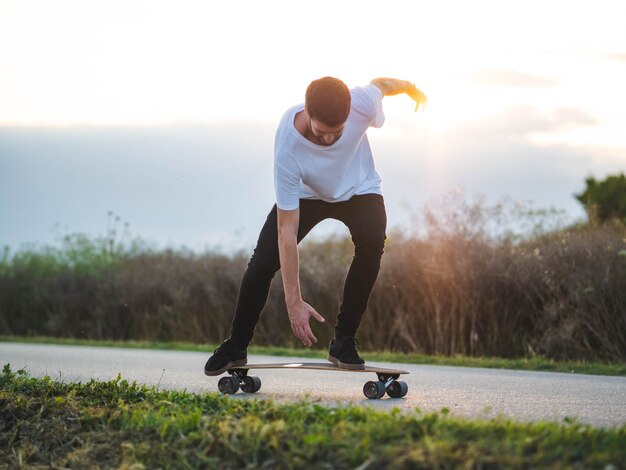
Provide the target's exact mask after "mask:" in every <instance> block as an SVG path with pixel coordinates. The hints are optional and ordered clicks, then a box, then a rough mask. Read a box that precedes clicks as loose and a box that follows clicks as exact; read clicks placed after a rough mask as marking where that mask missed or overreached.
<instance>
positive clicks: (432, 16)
mask: <svg viewBox="0 0 626 470" xmlns="http://www.w3.org/2000/svg"><path fill="white" fill-rule="evenodd" d="M621 3H622V2H620V1H595V2H582V1H558V0H555V1H524V2H498V1H481V0H478V1H473V2H462V1H441V2H420V1H396V2H392V3H389V4H383V3H381V2H373V1H369V0H360V1H352V0H347V1H336V0H335V1H326V0H321V1H316V2H314V3H312V2H294V1H276V0H268V1H264V2H258V1H257V2H255V1H247V0H241V1H238V2H210V1H188V0H182V1H181V0H177V1H163V0H161V1H160V0H151V1H136V0H123V1H117V0H107V1H100V0H89V1H86V0H73V1H72V0H56V1H54V2H49V1H45V0H16V1H12V0H0V246H2V245H6V246H9V247H10V248H11V249H13V250H17V249H21V248H23V247H25V246H31V244H45V243H55V240H57V238H58V237H59V236H60V235H63V234H67V233H75V232H80V233H85V234H88V235H92V236H100V235H102V234H104V233H105V232H106V230H107V228H108V227H110V224H111V221H110V220H109V219H111V218H113V219H115V217H119V219H120V221H119V224H120V225H122V224H124V223H128V224H129V231H130V233H132V235H133V236H140V237H142V238H144V239H146V240H148V241H151V242H152V243H154V244H155V245H157V246H161V247H164V246H171V247H180V246H186V247H188V248H191V249H194V250H204V249H207V248H221V249H225V250H232V249H240V248H243V249H249V248H250V247H252V246H253V244H254V242H255V240H256V237H257V234H258V231H259V229H260V227H261V226H262V224H263V222H264V220H265V217H266V215H267V212H268V211H269V210H270V208H271V206H272V204H273V203H274V192H273V178H272V161H273V139H274V132H275V129H276V126H277V124H278V122H279V120H280V118H281V116H282V114H283V112H284V111H285V110H286V109H287V108H288V107H290V106H292V105H294V104H297V103H301V102H302V101H303V97H304V90H305V89H306V86H307V85H308V84H309V82H310V81H311V80H314V79H316V78H319V77H321V76H326V75H332V76H336V77H339V78H341V79H342V80H344V81H345V82H346V84H347V85H348V86H350V87H354V86H362V85H365V84H367V83H368V82H369V81H370V80H371V79H373V78H376V77H380V76H387V77H396V78H401V79H406V80H409V81H411V82H414V83H415V84H416V85H417V86H418V87H419V88H420V89H421V90H422V91H423V92H424V93H426V95H427V96H428V98H429V104H428V106H427V107H426V109H425V110H424V111H423V112H422V111H420V112H417V113H415V112H413V109H414V106H413V105H412V102H411V101H410V100H409V99H408V98H407V97H405V96H394V97H386V98H385V99H384V101H383V103H384V105H383V107H384V111H385V115H386V122H385V125H384V127H383V128H381V129H372V130H370V131H369V132H368V137H369V140H370V143H371V146H372V149H373V152H374V157H375V161H376V165H377V169H378V171H379V173H380V174H381V176H382V178H383V191H384V193H385V200H386V204H387V208H388V216H389V217H388V218H389V225H390V226H391V227H400V228H403V227H404V228H411V229H412V228H414V227H412V225H413V224H414V223H415V219H414V218H413V217H412V216H411V214H412V213H414V212H415V211H416V210H419V208H421V207H424V206H427V205H429V204H431V203H432V201H434V200H436V199H437V198H441V197H444V196H445V195H446V194H448V193H450V192H451V191H462V192H463V193H464V194H467V195H468V197H473V196H474V195H481V196H484V197H485V198H486V200H487V201H498V200H501V199H503V198H510V199H512V200H515V201H521V202H524V203H528V204H530V205H532V206H533V207H536V208H554V209H556V210H558V211H562V212H563V213H565V214H567V217H568V218H569V219H570V220H577V219H580V218H583V217H584V212H583V211H582V208H581V206H580V204H579V203H578V202H577V201H576V200H575V198H574V196H573V195H574V194H575V193H579V192H581V191H582V190H583V189H584V180H585V178H587V177H589V176H594V177H596V178H600V179H601V178H604V177H606V176H607V175H609V174H615V173H618V172H622V171H625V170H626V132H624V129H626V93H624V83H626V34H625V33H624V27H623V18H624V17H625V13H626V7H624V6H622V5H621ZM109 214H113V216H110V215H109ZM337 224H338V223H333V222H324V223H322V224H321V225H320V227H319V228H318V229H316V231H314V232H313V233H314V234H319V235H325V234H328V233H344V232H342V231H343V230H345V229H344V227H342V226H339V225H337Z"/></svg>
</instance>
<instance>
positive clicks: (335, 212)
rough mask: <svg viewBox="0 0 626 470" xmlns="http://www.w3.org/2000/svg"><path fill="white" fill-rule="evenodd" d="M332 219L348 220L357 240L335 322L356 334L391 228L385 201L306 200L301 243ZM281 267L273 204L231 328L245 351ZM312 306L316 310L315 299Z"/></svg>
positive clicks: (341, 330) (371, 197)
mask: <svg viewBox="0 0 626 470" xmlns="http://www.w3.org/2000/svg"><path fill="white" fill-rule="evenodd" d="M329 218H330V219H336V220H339V221H341V222H343V223H344V224H345V225H346V226H347V227H348V229H349V230H350V235H351V236H352V242H353V243H354V257H353V259H352V264H351V265H350V270H349V271H348V275H347V277H346V281H345V285H344V289H343V299H342V303H341V307H340V309H339V315H338V316H337V325H336V326H335V334H336V335H339V336H344V335H345V336H354V335H355V334H356V331H357V329H358V328H359V324H360V323H361V318H362V316H363V313H364V312H365V309H366V307H367V302H368V300H369V296H370V293H371V291H372V288H373V287H374V283H375V282H376V278H377V277H378V271H379V270H380V259H381V257H382V255H383V249H384V246H385V238H386V236H385V230H386V227H387V214H386V212H385V203H384V200H383V197H382V196H380V195H378V194H364V195H360V196H353V197H352V198H351V199H350V200H348V201H345V202H335V203H329V202H324V201H319V200H311V199H301V200H300V225H299V228H298V242H300V240H302V239H303V238H304V237H305V236H306V235H307V234H308V233H309V232H310V231H311V229H312V228H313V227H315V226H316V225H317V224H318V223H320V222H321V221H322V220H324V219H329ZM279 269H280V260H279V255H278V227H277V210H276V206H274V207H273V208H272V210H271V212H270V213H269V215H268V216H267V220H266V221H265V225H264V226H263V228H262V229H261V234H260V235H259V240H258V241H257V246H256V248H255V250H254V254H253V255H252V258H251V259H250V262H249V263H248V269H247V270H246V272H245V273H244V275H243V279H242V280H241V286H240V288H239V296H238V299H237V307H236V309H235V316H234V318H233V324H232V329H231V339H232V341H233V343H235V345H236V346H237V347H239V348H241V349H245V348H247V347H248V344H250V341H251V340H252V336H253V335H254V328H255V327H256V324H257V322H258V321H259V316H260V315H261V310H263V307H264V306H265V303H266V301H267V296H268V294H269V290H270V284H271V282H272V279H273V278H274V275H275V274H276V272H277V271H278V270H279ZM311 304H312V305H313V307H314V308H315V302H314V299H313V301H312V302H311Z"/></svg>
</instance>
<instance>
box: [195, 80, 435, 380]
mask: <svg viewBox="0 0 626 470" xmlns="http://www.w3.org/2000/svg"><path fill="white" fill-rule="evenodd" d="M400 93H406V94H407V95H408V96H409V97H410V98H412V99H413V100H414V101H415V103H416V108H415V110H416V111H417V108H418V107H419V105H420V104H425V103H426V96H425V95H424V94H423V93H422V92H421V91H419V90H418V89H417V88H416V87H415V85H413V84H412V83H410V82H407V81H404V80H398V79H394V78H377V79H374V80H372V81H371V82H370V84H368V85H367V86H365V87H358V88H354V89H352V90H349V89H348V87H347V86H346V85H345V84H344V83H343V82H342V81H341V80H338V79H336V78H333V77H324V78H320V79H319V80H315V81H313V82H311V84H310V85H309V86H308V88H307V90H306V95H305V103H304V104H300V105H298V106H294V107H292V108H290V109H289V110H287V112H286V113H285V114H284V116H283V118H282V120H281V122H280V124H279V126H278V130H277V132H276V138H275V149H274V186H275V191H276V205H275V206H274V207H273V208H272V211H271V212H270V214H269V216H268V217H267V221H266V222H265V225H264V226H263V228H262V230H261V234H260V235H259V240H258V242H257V246H256V248H255V250H254V254H253V255H252V258H251V260H250V263H249V264H248V269H247V270H246V272H245V274H244V276H243V279H242V281H241V287H240V290H239V297H238V299H237V306H236V309H235V315H234V318H233V323H232V329H231V334H230V338H228V339H227V340H226V341H224V343H223V344H222V345H221V346H220V347H219V348H217V349H216V350H215V352H214V354H213V356H212V357H211V358H210V359H209V360H208V361H207V363H206V365H205V374H207V375H220V374H222V373H223V372H225V371H226V370H228V369H230V368H232V367H235V366H240V365H244V364H246V362H247V347H248V344H249V343H250V341H251V340H252V336H253V334H254V328H255V326H256V324H257V322H258V320H259V315H260V313H261V310H262V309H263V307H264V305H265V302H266V301H267V296H268V293H269V289H270V283H271V281H272V278H273V277H274V275H275V274H276V272H277V271H278V269H281V274H282V279H283V286H284V291H285V301H286V304H287V310H288V312H289V320H290V322H291V328H292V330H293V333H294V334H295V335H296V337H297V338H298V339H300V341H302V343H303V344H304V345H305V346H307V347H308V346H311V344H313V343H315V342H316V341H317V339H316V338H315V335H314V334H313V332H312V330H311V327H310V325H309V319H310V318H311V317H312V318H314V319H315V320H317V321H319V322H323V321H324V318H323V317H322V316H321V315H320V314H319V313H318V312H317V311H315V309H314V308H313V307H312V306H311V305H309V304H308V303H306V302H305V301H304V300H303V299H302V296H301V294H300V281H299V274H298V272H299V258H298V247H297V245H298V243H299V242H300V240H302V239H303V238H304V237H305V236H306V234H307V233H309V231H310V230H311V229H312V228H313V227H314V226H315V225H317V224H318V223H319V222H321V221H322V220H324V219H327V218H333V219H337V220H340V221H342V222H343V223H344V224H345V225H346V226H347V227H348V229H349V230H350V234H351V236H352V241H353V242H354V248H355V250H354V258H353V260H352V264H351V266H350V270H349V272H348V275H347V277H346V281H345V285H344V290H343V299H342V303H341V307H340V310H339V314H338V316H337V324H336V326H335V337H334V338H333V340H332V341H331V343H330V347H329V351H328V360H329V361H330V362H332V363H334V364H336V365H337V366H339V367H342V368H347V369H363V368H364V367H365V366H364V361H363V360H362V359H361V358H360V357H359V354H358V351H357V341H356V332H357V329H358V327H359V324H360V323H361V317H362V316H363V313H364V312H365V309H366V307H367V302H368V299H369V296H370V293H371V291H372V288H373V287H374V282H375V281H376V277H377V276H378V271H379V269H380V260H381V257H382V254H383V248H384V244H385V229H386V225H387V216H386V212H385V204H384V200H383V196H382V191H381V179H380V176H379V175H378V173H377V172H376V169H375V167H374V160H373V158H372V152H371V150H370V146H369V143H368V140H367V135H366V131H367V129H368V128H369V127H381V126H382V124H383V122H384V114H383V111H382V98H383V97H384V96H389V95H397V94H400Z"/></svg>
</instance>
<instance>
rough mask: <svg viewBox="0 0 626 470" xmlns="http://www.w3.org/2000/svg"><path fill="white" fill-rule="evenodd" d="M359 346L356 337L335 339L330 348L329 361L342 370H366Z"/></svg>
mask: <svg viewBox="0 0 626 470" xmlns="http://www.w3.org/2000/svg"><path fill="white" fill-rule="evenodd" d="M357 344H358V341H357V339H356V338H355V337H354V336H339V337H335V338H334V339H333V340H332V341H331V342H330V347H329V348H328V360H329V361H330V362H332V363H333V364H335V365H336V366H338V367H340V368H342V369H355V370H361V369H365V361H364V360H363V359H361V358H360V357H359V353H358V351H357Z"/></svg>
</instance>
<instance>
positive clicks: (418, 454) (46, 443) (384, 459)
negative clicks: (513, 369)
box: [0, 364, 626, 469]
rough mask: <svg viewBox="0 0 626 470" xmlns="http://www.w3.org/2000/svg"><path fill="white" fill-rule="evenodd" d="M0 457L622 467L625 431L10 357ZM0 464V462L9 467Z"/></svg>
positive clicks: (23, 463)
mask: <svg viewBox="0 0 626 470" xmlns="http://www.w3.org/2000/svg"><path fill="white" fill-rule="evenodd" d="M0 417H1V420H0V423H1V424H0V462H3V465H6V466H7V467H9V468H18V467H19V468H23V467H36V466H45V467H54V468H57V467H63V468H68V467H72V468H73V467H77V468H94V467H99V468H102V467H121V468H290V469H299V468H360V469H365V468H372V469H373V468H453V467H454V468H456V467H461V468H501V467H507V468H537V467H541V468H546V467H550V468H619V467H621V466H622V465H623V464H624V462H626V426H622V427H619V428H613V429H599V428H594V427H591V426H587V425H582V424H580V423H577V422H573V421H566V422H564V423H552V422H539V423H518V422H515V421H512V420H508V419H504V418H499V419H494V420H488V421H487V420H476V421H475V420H468V419H462V418H456V417H452V416H450V415H449V414H448V412H447V410H445V409H444V410H442V411H440V412H437V413H423V412H421V411H419V410H416V411H415V412H413V413H400V412H399V411H398V410H394V411H391V412H383V411H376V410H369V409H364V408H360V407H352V406H349V407H339V408H326V407H323V406H320V405H318V404H315V403H312V402H309V401H301V402H299V403H295V404H277V403H275V402H273V401H271V400H245V399H232V398H229V397H227V396H221V395H219V394H216V393H208V394H191V393H187V392H179V391H176V392H174V391H162V390H158V389H156V388H154V387H146V386H140V385H137V384H135V383H129V382H127V381H126V380H122V379H121V377H118V378H117V379H116V380H112V381H108V382H101V381H95V380H92V381H90V382H87V383H63V382H59V381H54V380H51V379H50V378H48V377H46V378H43V379H36V378H31V377H29V376H28V374H27V373H26V372H25V371H24V370H20V371H17V372H14V371H12V370H11V368H10V366H9V365H8V364H7V365H5V366H4V369H3V371H2V374H1V375H0ZM3 465H0V466H3Z"/></svg>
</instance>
